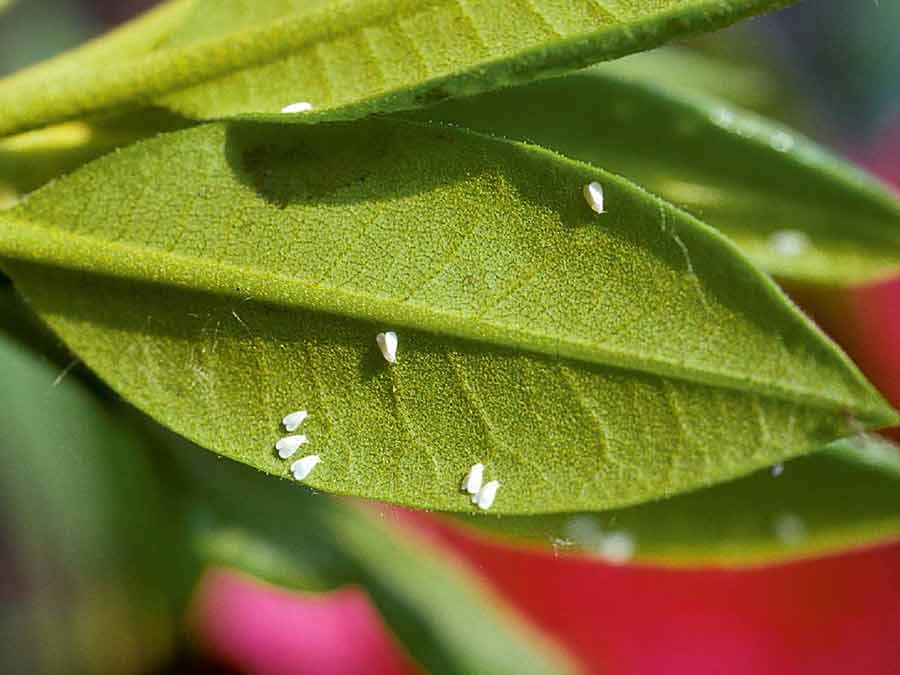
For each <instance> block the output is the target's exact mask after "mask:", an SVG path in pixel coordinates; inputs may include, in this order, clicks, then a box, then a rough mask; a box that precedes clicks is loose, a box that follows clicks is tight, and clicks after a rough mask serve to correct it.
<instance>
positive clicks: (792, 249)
mask: <svg viewBox="0 0 900 675" xmlns="http://www.w3.org/2000/svg"><path fill="white" fill-rule="evenodd" d="M810 245H811V242H810V240H809V237H807V236H806V235H805V234H804V233H803V232H799V231H797V230H778V231H776V232H773V233H772V235H771V236H770V237H769V248H771V249H772V251H773V252H775V253H777V254H778V255H781V256H784V257H786V258H793V257H796V256H798V255H802V254H804V253H806V251H807V250H808V249H809V247H810Z"/></svg>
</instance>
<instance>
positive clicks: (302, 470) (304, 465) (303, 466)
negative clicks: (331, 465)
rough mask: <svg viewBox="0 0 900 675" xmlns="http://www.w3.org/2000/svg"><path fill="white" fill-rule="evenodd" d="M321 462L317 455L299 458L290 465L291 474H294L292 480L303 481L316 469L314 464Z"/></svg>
mask: <svg viewBox="0 0 900 675" xmlns="http://www.w3.org/2000/svg"><path fill="white" fill-rule="evenodd" d="M321 461H322V458H321V457H319V456H318V455H307V456H306V457H301V458H300V459H298V460H297V461H296V462H294V463H293V464H291V473H292V474H294V478H295V479H296V480H304V479H305V478H306V477H307V476H308V475H309V474H310V473H311V472H312V470H313V469H315V468H316V464H318V463H319V462H321Z"/></svg>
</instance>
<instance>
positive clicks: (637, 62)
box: [585, 46, 784, 115]
mask: <svg viewBox="0 0 900 675" xmlns="http://www.w3.org/2000/svg"><path fill="white" fill-rule="evenodd" d="M593 70H596V71H597V72H599V73H602V74H603V75H605V76H606V77H608V78H613V77H614V78H620V79H624V80H627V81H630V82H636V83H639V84H647V85H655V86H657V87H660V88H663V89H664V90H666V91H673V92H675V93H676V94H677V93H685V94H689V95H690V94H693V95H696V94H701V95H706V96H715V97H717V98H719V99H724V100H726V101H728V102H730V103H732V104H734V105H738V106H741V107H742V108H746V109H749V110H753V111H755V112H758V113H766V114H774V113H779V112H782V113H783V112H784V110H783V108H784V92H783V91H782V88H781V87H780V86H778V84H777V82H775V81H774V80H773V77H772V76H771V75H770V74H769V73H767V72H766V71H765V70H764V69H763V68H760V67H759V66H758V64H757V63H732V62H730V61H725V60H722V59H717V58H713V57H711V56H708V55H706V54H704V53H702V52H699V51H697V50H693V49H687V48H685V47H673V46H666V47H660V48H658V49H653V50H651V51H648V52H642V53H639V54H632V55H630V56H626V57H624V58H621V59H617V60H615V61H611V62H609V63H604V64H601V65H598V66H596V67H595V69H592V71H589V72H593ZM589 82H590V81H589ZM588 88H589V84H588V86H586V87H585V90H587V89H588ZM607 107H608V106H606V105H605V106H603V107H602V109H601V110H598V111H597V112H598V113H600V114H601V115H602V114H604V112H605V109H606V108H607Z"/></svg>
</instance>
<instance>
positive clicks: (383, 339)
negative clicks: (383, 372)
mask: <svg viewBox="0 0 900 675" xmlns="http://www.w3.org/2000/svg"><path fill="white" fill-rule="evenodd" d="M375 342H376V343H377V344H378V349H380V350H381V355H382V356H383V357H384V360H385V361H387V362H388V363H397V334H396V333H395V332H393V331H387V332H384V333H379V334H378V335H376V336H375Z"/></svg>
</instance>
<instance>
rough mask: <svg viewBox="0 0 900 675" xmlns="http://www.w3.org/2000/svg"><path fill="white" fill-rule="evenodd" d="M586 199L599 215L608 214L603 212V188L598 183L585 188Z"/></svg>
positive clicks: (592, 183)
mask: <svg viewBox="0 0 900 675" xmlns="http://www.w3.org/2000/svg"><path fill="white" fill-rule="evenodd" d="M583 192H584V198H585V200H586V201H587V203H588V206H590V207H591V209H593V210H594V211H596V212H597V213H606V211H604V210H603V186H602V185H600V183H597V182H591V183H588V184H587V185H585V186H584V190H583Z"/></svg>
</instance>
